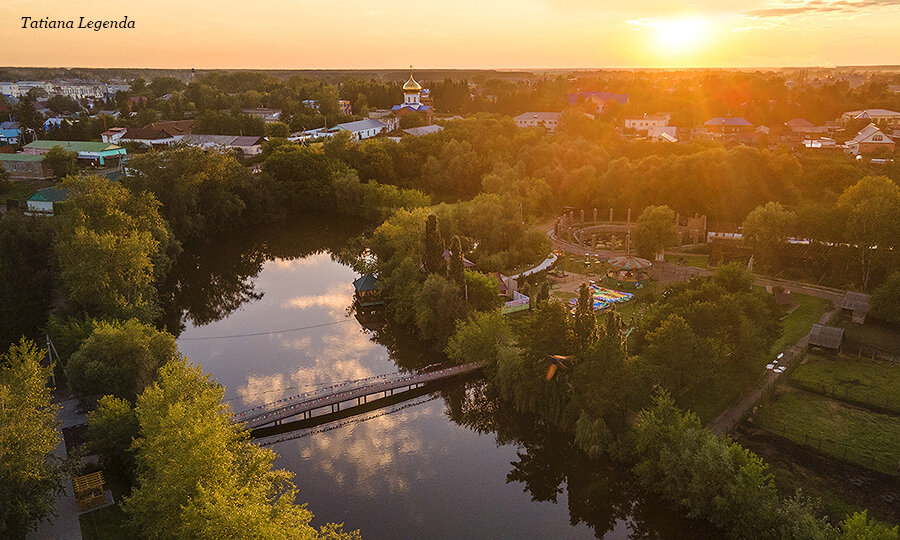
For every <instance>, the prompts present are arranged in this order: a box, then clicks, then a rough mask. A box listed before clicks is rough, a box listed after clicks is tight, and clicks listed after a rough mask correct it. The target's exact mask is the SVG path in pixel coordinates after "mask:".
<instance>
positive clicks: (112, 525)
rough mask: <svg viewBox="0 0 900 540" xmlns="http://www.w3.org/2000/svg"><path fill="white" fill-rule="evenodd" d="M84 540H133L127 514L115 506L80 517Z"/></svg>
mask: <svg viewBox="0 0 900 540" xmlns="http://www.w3.org/2000/svg"><path fill="white" fill-rule="evenodd" d="M78 521H79V522H81V536H82V538H84V540H117V539H119V538H133V535H132V533H131V530H130V529H129V527H128V521H127V518H126V516H125V512H123V511H122V508H120V507H119V505H117V504H114V505H112V506H107V507H106V508H101V509H99V510H94V511H93V512H87V513H85V514H81V515H80V516H78Z"/></svg>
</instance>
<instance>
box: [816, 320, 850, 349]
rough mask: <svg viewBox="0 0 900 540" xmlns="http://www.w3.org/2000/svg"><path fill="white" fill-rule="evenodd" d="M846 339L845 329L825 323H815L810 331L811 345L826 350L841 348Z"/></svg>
mask: <svg viewBox="0 0 900 540" xmlns="http://www.w3.org/2000/svg"><path fill="white" fill-rule="evenodd" d="M843 340H844V329H843V328H838V327H835V326H825V325H824V324H814V325H813V327H812V331H811V332H810V333H809V347H810V348H812V347H816V348H817V349H823V350H826V351H831V352H837V351H839V350H841V342H842V341H843Z"/></svg>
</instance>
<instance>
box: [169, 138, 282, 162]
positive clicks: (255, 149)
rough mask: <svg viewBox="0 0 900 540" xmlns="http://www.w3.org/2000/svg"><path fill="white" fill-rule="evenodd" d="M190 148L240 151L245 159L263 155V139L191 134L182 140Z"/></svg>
mask: <svg viewBox="0 0 900 540" xmlns="http://www.w3.org/2000/svg"><path fill="white" fill-rule="evenodd" d="M181 142H182V143H184V144H186V145H188V146H196V147H198V148H203V149H205V150H209V149H215V150H224V151H228V150H239V151H240V152H241V153H243V155H244V157H249V156H255V155H257V154H261V153H262V144H263V142H265V139H264V138H263V137H258V136H256V135H197V134H195V133H191V134H190V135H185V136H184V137H182V138H181Z"/></svg>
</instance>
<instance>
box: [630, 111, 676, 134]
mask: <svg viewBox="0 0 900 540" xmlns="http://www.w3.org/2000/svg"><path fill="white" fill-rule="evenodd" d="M671 119H672V115H671V114H669V113H656V114H645V115H643V116H629V117H626V118H625V128H626V129H633V130H635V131H650V129H651V128H661V127H666V126H668V125H669V122H670V121H671Z"/></svg>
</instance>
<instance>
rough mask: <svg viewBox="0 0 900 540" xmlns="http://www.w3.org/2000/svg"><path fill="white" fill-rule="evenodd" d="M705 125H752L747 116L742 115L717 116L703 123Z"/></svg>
mask: <svg viewBox="0 0 900 540" xmlns="http://www.w3.org/2000/svg"><path fill="white" fill-rule="evenodd" d="M703 125H704V126H752V125H753V124H751V123H750V122H748V121H747V120H746V119H745V118H741V117H740V116H717V117H715V118H710V119H709V120H707V121H706V122H704V123H703Z"/></svg>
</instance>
